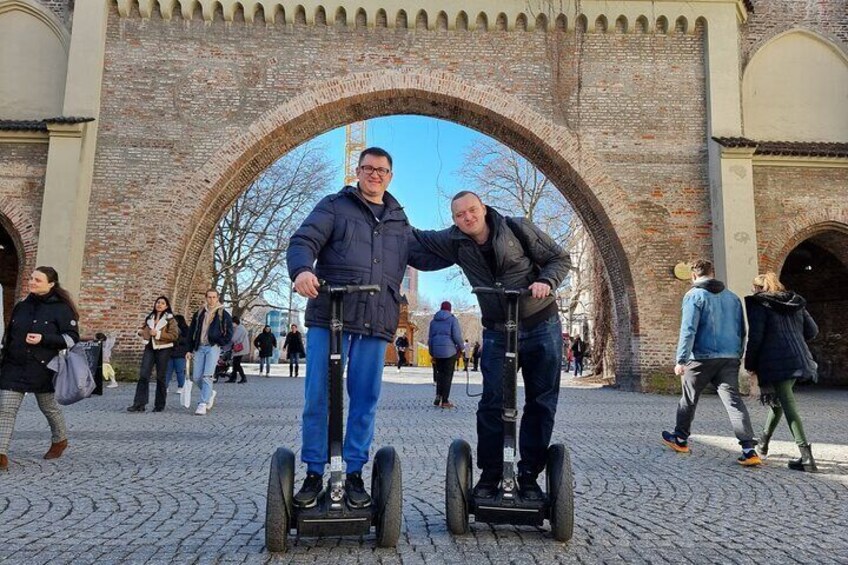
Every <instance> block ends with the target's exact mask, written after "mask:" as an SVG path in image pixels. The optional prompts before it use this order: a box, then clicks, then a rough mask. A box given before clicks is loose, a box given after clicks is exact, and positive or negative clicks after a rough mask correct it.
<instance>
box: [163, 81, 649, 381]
mask: <svg viewBox="0 0 848 565" xmlns="http://www.w3.org/2000/svg"><path fill="white" fill-rule="evenodd" d="M393 114H417V115H423V116H429V117H433V118H441V119H445V120H449V121H452V122H456V123H458V124H461V125H463V126H467V127H470V128H473V129H476V130H478V131H480V132H481V133H484V134H486V135H488V136H490V137H492V138H494V139H497V140H498V141H500V142H502V143H504V144H506V145H508V146H510V147H511V148H513V149H514V150H516V151H518V152H519V153H521V154H522V155H523V156H524V157H525V158H527V159H528V160H529V161H530V162H532V163H533V164H534V165H535V166H536V167H537V168H538V169H539V170H541V171H542V172H543V173H544V174H545V175H547V177H548V178H549V179H550V180H551V181H552V182H553V183H554V184H555V185H556V186H557V187H558V189H559V190H560V191H561V192H562V194H563V195H564V197H565V198H566V199H568V201H569V202H570V203H571V204H572V205H573V207H574V209H575V211H576V213H577V214H578V215H579V216H580V218H581V220H582V221H583V223H584V225H585V227H586V229H587V231H588V232H589V234H590V235H591V237H592V238H593V240H594V242H595V244H596V246H597V248H598V250H599V253H600V255H601V257H602V259H603V263H604V265H605V268H606V274H607V277H608V281H609V284H610V287H611V291H612V297H613V310H614V312H613V317H614V319H615V333H616V339H615V342H616V358H617V372H618V375H619V382H620V384H622V385H623V386H625V387H630V386H638V384H637V382H633V381H632V379H631V378H630V377H631V376H633V375H635V374H636V373H637V372H638V366H639V361H638V336H639V314H638V309H637V306H636V299H635V292H634V285H633V279H632V274H631V269H630V266H629V263H628V258H627V256H626V254H625V252H624V249H623V247H622V244H621V241H620V239H619V234H617V233H616V231H615V229H614V227H613V225H612V223H611V221H610V217H609V215H608V211H607V208H609V207H612V206H616V207H618V209H617V210H616V214H617V216H618V217H619V218H621V217H622V216H624V217H626V215H627V212H626V211H622V210H621V203H622V202H624V198H621V197H618V195H619V189H618V188H617V187H615V186H614V185H613V183H612V182H611V181H610V180H609V178H608V177H606V176H605V175H604V174H603V173H602V171H601V170H600V167H599V165H598V163H597V161H596V160H595V159H593V158H592V157H591V156H590V155H588V154H587V152H586V151H585V150H583V149H582V148H581V147H580V145H579V143H578V140H576V139H575V138H574V136H573V135H572V134H571V133H570V132H569V131H568V130H567V129H566V128H564V127H560V126H556V125H554V124H553V123H552V122H551V121H550V119H548V118H546V117H544V116H541V115H539V114H538V113H536V112H535V111H534V110H532V109H530V108H529V107H528V106H527V105H525V104H522V103H521V102H520V101H519V100H518V99H516V98H514V97H512V96H509V95H507V94H504V93H503V92H502V91H496V90H494V89H489V88H483V87H479V86H477V85H471V84H467V83H464V82H462V81H460V80H458V79H457V78H456V76H455V75H449V74H444V75H440V74H438V73H428V74H427V75H415V74H410V73H398V72H374V73H362V74H357V75H353V76H348V77H345V78H344V79H338V80H332V81H328V82H326V83H322V84H320V85H319V86H317V87H315V88H312V89H310V90H307V91H306V92H304V93H302V94H301V95H299V96H296V97H295V98H293V99H291V100H290V101H289V102H287V103H285V104H283V105H282V106H280V107H278V108H277V109H275V110H274V111H272V112H271V113H269V114H267V115H265V116H264V117H262V118H260V119H259V120H257V121H256V122H254V123H253V125H251V126H250V128H248V130H247V131H246V132H244V134H243V135H241V136H240V137H238V138H236V139H234V140H232V141H231V142H229V143H228V144H226V145H225V146H224V147H223V148H222V150H221V151H218V152H217V153H216V155H215V156H214V157H213V158H212V159H211V160H210V161H208V162H207V163H206V165H205V166H204V167H203V168H202V169H200V170H199V171H198V172H197V173H196V174H194V175H193V176H192V177H191V178H190V179H187V180H186V181H185V183H184V186H183V187H181V189H180V193H181V194H184V195H185V196H186V199H185V200H184V202H188V203H191V202H196V203H197V204H196V205H195V206H194V208H193V209H190V210H188V211H187V213H189V214H191V216H192V218H193V221H192V222H191V223H192V225H193V226H195V227H194V229H193V230H192V232H191V233H190V234H189V235H188V240H187V241H185V245H184V246H181V249H182V250H183V254H182V257H179V258H176V259H177V263H178V264H179V265H180V267H179V269H178V270H177V278H176V281H175V288H174V293H173V296H174V297H175V299H176V300H175V303H176V305H177V307H178V308H184V307H185V306H186V305H187V304H188V302H189V301H190V299H191V294H192V291H193V289H195V285H196V284H200V281H195V280H194V279H195V277H198V276H202V275H198V268H199V267H200V266H201V265H202V263H203V262H202V257H203V253H204V250H205V249H207V247H208V245H209V242H210V241H211V238H212V236H213V233H214V230H215V226H216V225H217V222H218V221H219V219H220V218H221V217H222V216H223V214H224V213H225V212H226V211H227V210H228V209H229V207H230V206H231V205H232V203H233V201H234V200H235V199H236V198H237V197H238V195H239V194H240V193H241V192H242V191H244V190H245V189H246V188H247V186H249V184H250V183H251V181H252V180H253V179H254V178H255V177H256V176H257V175H258V174H259V173H260V172H262V171H263V170H264V169H266V168H267V167H268V166H269V165H271V163H273V162H274V161H275V160H276V159H278V158H279V157H280V156H281V155H283V154H285V153H286V152H287V151H289V150H291V149H292V148H294V147H296V146H297V145H299V144H301V143H304V142H306V141H308V140H309V139H311V138H313V137H315V136H317V135H320V134H321V133H323V132H326V131H328V130H331V129H333V128H336V127H339V126H342V125H345V124H347V123H350V122H353V121H359V120H367V119H370V118H376V117H381V116H388V115H393ZM387 149H389V150H391V148H390V147H389V148H387ZM193 196H194V197H195V198H193Z"/></svg>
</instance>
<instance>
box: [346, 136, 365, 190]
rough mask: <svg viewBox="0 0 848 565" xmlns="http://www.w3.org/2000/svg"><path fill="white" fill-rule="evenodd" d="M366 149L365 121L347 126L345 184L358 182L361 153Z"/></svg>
mask: <svg viewBox="0 0 848 565" xmlns="http://www.w3.org/2000/svg"><path fill="white" fill-rule="evenodd" d="M364 150H365V122H353V123H352V124H348V125H347V126H346V127H345V184H350V185H355V184H356V167H358V166H359V154H360V153H362V152H363V151H364Z"/></svg>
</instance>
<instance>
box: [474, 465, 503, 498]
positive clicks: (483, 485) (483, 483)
mask: <svg viewBox="0 0 848 565" xmlns="http://www.w3.org/2000/svg"><path fill="white" fill-rule="evenodd" d="M500 484H501V476H500V475H495V474H490V473H487V472H485V471H483V474H482V475H481V476H480V480H479V481H478V482H477V485H476V486H475V487H474V496H475V497H476V498H494V497H495V496H497V494H498V490H499V488H498V487H499V486H500Z"/></svg>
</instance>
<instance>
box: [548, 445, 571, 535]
mask: <svg viewBox="0 0 848 565" xmlns="http://www.w3.org/2000/svg"><path fill="white" fill-rule="evenodd" d="M547 475H548V479H547V487H548V500H549V501H550V516H549V520H550V522H551V534H553V536H554V539H555V540H557V541H568V540H570V539H571V536H573V535H574V475H573V474H572V472H571V457H569V455H568V450H567V449H566V448H565V446H564V445H562V444H561V443H558V444H555V445H552V446H550V447H549V448H548V469H547Z"/></svg>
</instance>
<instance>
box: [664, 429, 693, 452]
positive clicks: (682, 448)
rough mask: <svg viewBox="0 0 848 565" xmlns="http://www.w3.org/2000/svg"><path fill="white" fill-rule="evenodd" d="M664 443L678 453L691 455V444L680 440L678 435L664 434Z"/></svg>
mask: <svg viewBox="0 0 848 565" xmlns="http://www.w3.org/2000/svg"><path fill="white" fill-rule="evenodd" d="M662 442H663V444H664V445H667V446H668V447H670V448H671V449H673V450H674V451H676V452H677V453H689V442H688V441H686V440H685V439H680V438H679V437H677V434H673V433H670V432H663V433H662Z"/></svg>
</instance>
